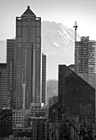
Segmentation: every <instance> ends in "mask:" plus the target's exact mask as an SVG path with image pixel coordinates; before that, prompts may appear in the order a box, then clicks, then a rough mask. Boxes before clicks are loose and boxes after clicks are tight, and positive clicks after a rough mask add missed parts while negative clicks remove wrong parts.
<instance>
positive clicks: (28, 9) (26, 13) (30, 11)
mask: <svg viewBox="0 0 96 140" xmlns="http://www.w3.org/2000/svg"><path fill="white" fill-rule="evenodd" d="M29 15H30V16H33V17H36V15H35V14H34V13H33V11H32V10H31V9H30V6H27V10H26V11H25V12H24V13H23V14H22V16H21V17H27V16H29Z"/></svg>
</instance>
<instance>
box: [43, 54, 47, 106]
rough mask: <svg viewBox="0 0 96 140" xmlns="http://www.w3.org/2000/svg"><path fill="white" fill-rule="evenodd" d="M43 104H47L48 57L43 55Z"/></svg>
mask: <svg viewBox="0 0 96 140" xmlns="http://www.w3.org/2000/svg"><path fill="white" fill-rule="evenodd" d="M42 103H44V104H47V93H46V55H44V54H42Z"/></svg>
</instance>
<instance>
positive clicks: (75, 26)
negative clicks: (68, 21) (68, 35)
mask: <svg viewBox="0 0 96 140" xmlns="http://www.w3.org/2000/svg"><path fill="white" fill-rule="evenodd" d="M77 27H78V25H77V21H75V25H74V26H73V28H75V42H76V41H77Z"/></svg>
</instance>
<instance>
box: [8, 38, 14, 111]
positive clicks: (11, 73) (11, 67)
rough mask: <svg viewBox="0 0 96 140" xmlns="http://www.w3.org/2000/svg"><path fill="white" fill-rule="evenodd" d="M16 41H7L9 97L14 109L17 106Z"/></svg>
mask: <svg viewBox="0 0 96 140" xmlns="http://www.w3.org/2000/svg"><path fill="white" fill-rule="evenodd" d="M14 51H15V39H7V72H8V96H9V104H10V107H12V108H14V104H15V95H14V90H15V69H14V56H15V52H14Z"/></svg>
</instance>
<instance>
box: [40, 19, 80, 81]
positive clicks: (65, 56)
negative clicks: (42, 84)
mask: <svg viewBox="0 0 96 140" xmlns="http://www.w3.org/2000/svg"><path fill="white" fill-rule="evenodd" d="M41 34H42V52H43V53H45V54H46V55H47V60H48V61H47V64H48V79H57V78H58V64H71V63H74V29H70V28H68V27H67V26H65V25H64V24H62V23H56V22H50V21H44V22H42V30H41ZM78 39H79V35H78Z"/></svg>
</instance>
